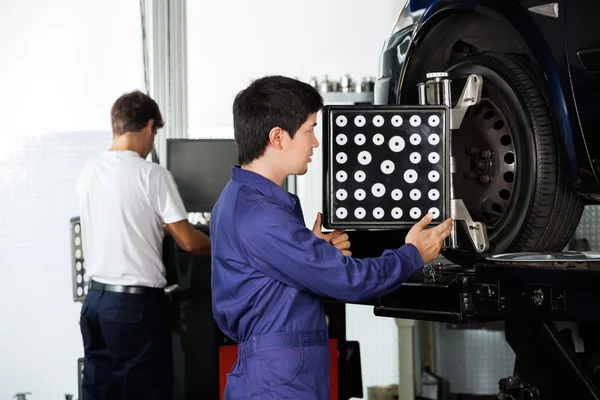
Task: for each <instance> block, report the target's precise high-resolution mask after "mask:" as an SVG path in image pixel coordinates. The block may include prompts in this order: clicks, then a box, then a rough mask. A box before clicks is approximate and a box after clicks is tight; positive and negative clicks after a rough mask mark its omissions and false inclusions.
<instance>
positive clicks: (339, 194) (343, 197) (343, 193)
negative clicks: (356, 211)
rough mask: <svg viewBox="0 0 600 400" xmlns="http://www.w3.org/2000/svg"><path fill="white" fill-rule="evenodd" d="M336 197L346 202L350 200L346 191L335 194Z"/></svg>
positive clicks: (341, 190)
mask: <svg viewBox="0 0 600 400" xmlns="http://www.w3.org/2000/svg"><path fill="white" fill-rule="evenodd" d="M335 197H336V198H337V199H338V200H340V201H344V200H346V199H347V198H348V192H346V191H345V190H344V189H340V190H338V191H337V192H335Z"/></svg>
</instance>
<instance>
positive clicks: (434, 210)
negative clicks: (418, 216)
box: [428, 207, 440, 219]
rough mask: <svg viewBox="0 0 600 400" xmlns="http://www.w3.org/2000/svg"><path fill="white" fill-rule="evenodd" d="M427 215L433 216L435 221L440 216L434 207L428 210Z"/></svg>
mask: <svg viewBox="0 0 600 400" xmlns="http://www.w3.org/2000/svg"><path fill="white" fill-rule="evenodd" d="M428 214H431V215H433V219H436V218H437V217H439V216H440V210H438V209H437V208H435V207H431V208H430V209H429V211H428Z"/></svg>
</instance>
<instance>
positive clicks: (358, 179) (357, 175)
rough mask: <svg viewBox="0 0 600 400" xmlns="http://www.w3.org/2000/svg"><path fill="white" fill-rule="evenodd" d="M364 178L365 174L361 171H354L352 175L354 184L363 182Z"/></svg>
mask: <svg viewBox="0 0 600 400" xmlns="http://www.w3.org/2000/svg"><path fill="white" fill-rule="evenodd" d="M366 178H367V174H365V173H364V172H363V171H356V172H355V173H354V179H356V182H364V181H365V179H366Z"/></svg>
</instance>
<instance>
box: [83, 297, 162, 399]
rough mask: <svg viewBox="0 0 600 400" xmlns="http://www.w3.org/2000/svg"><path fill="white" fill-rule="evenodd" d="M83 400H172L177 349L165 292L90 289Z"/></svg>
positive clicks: (85, 320) (85, 315)
mask: <svg viewBox="0 0 600 400" xmlns="http://www.w3.org/2000/svg"><path fill="white" fill-rule="evenodd" d="M80 324H81V334H82V336H83V346H84V350H85V362H84V367H83V368H84V371H83V385H82V386H83V390H82V392H83V393H82V397H83V398H82V400H118V399H122V400H137V399H144V400H170V399H171V398H172V387H173V360H172V347H171V346H172V343H171V331H170V326H169V319H168V315H167V300H166V298H165V295H164V292H163V291H162V290H153V291H150V292H148V293H143V294H125V293H114V292H109V291H106V290H104V289H100V290H98V289H90V291H89V292H88V294H87V295H86V297H85V300H84V302H83V306H82V308H81V319H80Z"/></svg>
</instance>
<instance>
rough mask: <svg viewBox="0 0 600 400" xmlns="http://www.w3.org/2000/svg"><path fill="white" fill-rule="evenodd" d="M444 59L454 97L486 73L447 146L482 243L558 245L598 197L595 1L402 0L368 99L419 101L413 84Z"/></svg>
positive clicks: (493, 247)
mask: <svg viewBox="0 0 600 400" xmlns="http://www.w3.org/2000/svg"><path fill="white" fill-rule="evenodd" d="M443 71H446V72H448V73H449V76H450V78H451V79H452V92H453V96H454V101H456V98H457V97H458V96H459V95H460V93H461V90H462V87H463V86H464V83H465V80H466V78H467V77H468V75H470V74H474V73H475V74H479V75H481V76H482V77H483V91H482V100H481V103H480V104H479V105H478V106H475V107H471V108H470V110H469V112H468V114H467V115H466V117H465V119H464V121H463V124H462V126H461V128H460V130H458V131H455V132H454V133H453V136H452V137H453V142H452V146H453V153H454V155H455V156H456V159H457V175H455V177H456V179H455V194H456V196H455V197H460V198H463V200H464V202H465V204H466V206H467V209H468V210H469V212H470V213H471V215H472V216H473V219H474V220H476V221H482V222H485V223H486V225H487V227H488V235H489V240H490V252H492V253H499V252H522V251H561V250H563V249H564V248H565V246H566V245H567V244H568V242H569V240H570V239H571V238H572V236H573V233H574V232H575V229H576V227H577V225H578V222H579V219H580V217H581V214H582V211H583V207H584V205H585V204H587V203H592V202H596V201H597V200H600V181H599V175H600V134H599V133H598V132H596V131H597V130H598V129H599V127H600V1H589V0H568V1H567V0H561V1H558V2H556V3H543V2H541V1H531V0H524V1H517V0H495V1H494V0H473V1H469V0H445V1H444V0H410V1H409V2H408V4H407V5H406V6H405V8H404V10H403V11H402V13H401V15H400V16H399V18H398V21H397V24H396V26H395V29H394V31H393V33H392V35H391V37H389V39H387V41H386V42H385V44H384V48H383V51H382V54H381V57H380V68H379V79H378V80H377V83H376V86H375V99H376V100H375V101H376V104H418V91H417V84H418V83H419V82H424V81H425V80H426V79H425V74H426V73H428V72H443ZM467 243H468V242H467ZM465 248H467V247H465Z"/></svg>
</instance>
